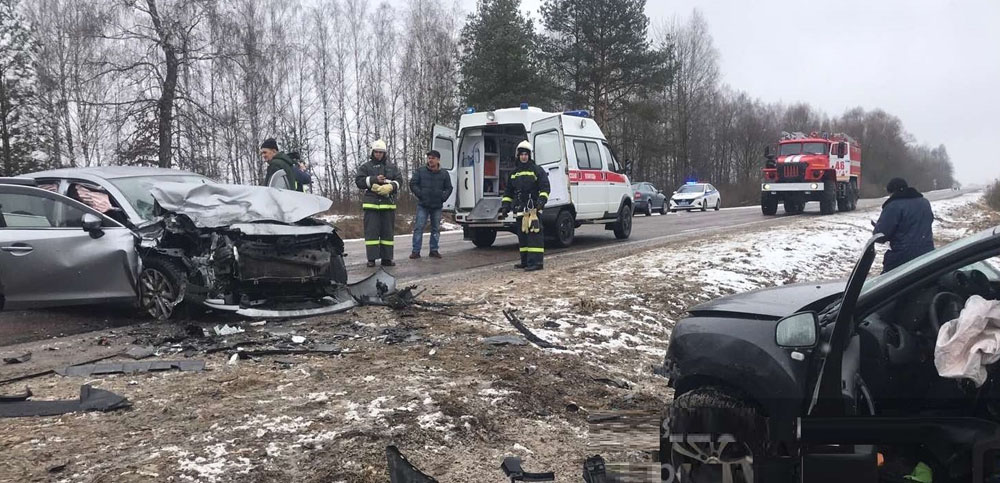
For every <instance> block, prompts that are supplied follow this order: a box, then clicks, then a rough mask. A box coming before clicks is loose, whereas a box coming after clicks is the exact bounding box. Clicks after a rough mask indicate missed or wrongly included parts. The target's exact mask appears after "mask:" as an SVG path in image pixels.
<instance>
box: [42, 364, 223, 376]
mask: <svg viewBox="0 0 1000 483" xmlns="http://www.w3.org/2000/svg"><path fill="white" fill-rule="evenodd" d="M172 369H177V370H180V371H184V372H199V371H203V370H205V361H147V362H138V361H136V362H104V363H100V364H86V365H81V366H69V367H64V368H62V369H56V374H59V375H60V376H95V375H103V374H138V373H141V372H160V371H169V370H172Z"/></svg>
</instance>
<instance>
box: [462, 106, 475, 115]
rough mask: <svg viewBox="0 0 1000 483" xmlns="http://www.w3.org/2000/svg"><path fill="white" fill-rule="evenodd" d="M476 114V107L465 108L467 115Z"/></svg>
mask: <svg viewBox="0 0 1000 483" xmlns="http://www.w3.org/2000/svg"><path fill="white" fill-rule="evenodd" d="M475 112H476V108H475V107H472V106H469V107H466V108H465V113H466V114H473V113H475Z"/></svg>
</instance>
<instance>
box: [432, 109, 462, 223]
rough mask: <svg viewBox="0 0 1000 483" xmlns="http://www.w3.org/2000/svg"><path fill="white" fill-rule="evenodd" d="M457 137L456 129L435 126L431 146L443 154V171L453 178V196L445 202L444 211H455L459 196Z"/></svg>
mask: <svg viewBox="0 0 1000 483" xmlns="http://www.w3.org/2000/svg"><path fill="white" fill-rule="evenodd" d="M457 141H458V140H457V136H456V135H455V129H454V128H450V127H446V126H434V131H433V136H432V139H431V146H433V148H431V149H434V150H436V151H437V152H439V153H441V169H443V170H445V171H447V172H448V176H450V177H451V186H452V190H451V195H450V196H448V199H447V200H445V202H444V206H443V207H442V209H443V210H444V211H455V199H456V198H455V197H456V196H457V195H458V189H457V187H458V169H457V168H456V166H457V165H458V163H457V159H458V155H457V148H458V146H456V144H457Z"/></svg>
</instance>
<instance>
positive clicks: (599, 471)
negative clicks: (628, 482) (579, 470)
mask: <svg viewBox="0 0 1000 483" xmlns="http://www.w3.org/2000/svg"><path fill="white" fill-rule="evenodd" d="M583 481H585V482H586V483H610V482H611V481H617V480H614V479H609V477H608V470H607V467H606V465H605V463H604V458H602V457H601V455H599V454H598V455H594V456H591V457H590V458H587V460H586V461H584V462H583Z"/></svg>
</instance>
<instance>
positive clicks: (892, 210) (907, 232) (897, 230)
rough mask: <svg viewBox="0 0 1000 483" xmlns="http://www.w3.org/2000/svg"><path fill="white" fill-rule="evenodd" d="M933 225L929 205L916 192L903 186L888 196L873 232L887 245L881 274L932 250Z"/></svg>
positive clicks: (932, 213)
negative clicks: (887, 248)
mask: <svg viewBox="0 0 1000 483" xmlns="http://www.w3.org/2000/svg"><path fill="white" fill-rule="evenodd" d="M933 223H934V212H933V211H932V210H931V203H930V202H929V201H927V198H924V196H923V195H922V194H920V192H919V191H917V190H916V189H914V188H911V187H907V188H903V189H901V190H899V191H897V192H895V193H893V194H892V195H890V196H889V199H888V200H886V202H885V203H884V204H882V215H881V216H879V218H878V222H877V223H875V230H874V231H875V233H881V234H883V235H885V236H886V241H887V242H889V251H888V252H886V253H885V258H884V259H883V260H882V265H883V268H882V272H883V273H885V272H888V271H889V270H892V269H894V268H896V267H898V266H900V265H902V264H904V263H906V262H908V261H910V260H913V259H914V258H917V257H919V256H920V255H923V254H925V253H927V252H930V251H932V250H934V235H933V233H932V231H931V224H933Z"/></svg>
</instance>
